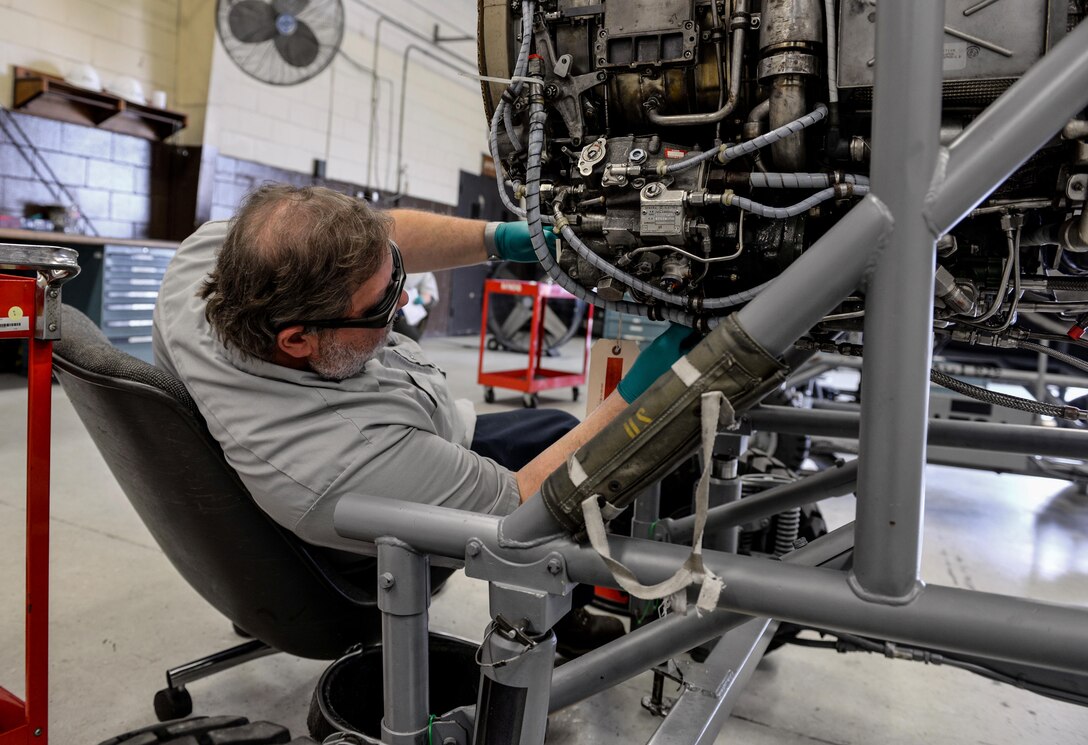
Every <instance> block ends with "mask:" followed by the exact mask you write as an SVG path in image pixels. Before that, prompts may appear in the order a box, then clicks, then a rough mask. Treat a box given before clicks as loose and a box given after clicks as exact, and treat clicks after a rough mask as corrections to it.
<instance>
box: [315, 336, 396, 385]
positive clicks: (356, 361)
mask: <svg viewBox="0 0 1088 745" xmlns="http://www.w3.org/2000/svg"><path fill="white" fill-rule="evenodd" d="M335 333H336V330H335V329H328V330H325V331H322V332H321V334H320V337H319V339H320V341H319V343H318V348H317V352H316V353H314V355H313V356H312V357H310V368H311V369H312V370H313V371H314V372H315V373H317V374H318V375H320V376H321V377H322V378H325V379H326V380H346V379H347V378H351V377H354V376H356V375H358V374H359V373H360V372H362V370H363V368H364V367H366V363H367V362H369V361H370V360H371V358H372V357H374V354H375V353H376V352H377V351H378V350H379V349H381V348H382V347H384V346H385V342H386V340H387V339H388V338H389V328H388V327H387V328H386V329H385V330H384V331H383V332H382V334H381V336H379V337H377V338H376V339H367V340H364V341H359V342H356V343H349V342H342V341H338V340H337V339H336V337H335V336H334V334H335Z"/></svg>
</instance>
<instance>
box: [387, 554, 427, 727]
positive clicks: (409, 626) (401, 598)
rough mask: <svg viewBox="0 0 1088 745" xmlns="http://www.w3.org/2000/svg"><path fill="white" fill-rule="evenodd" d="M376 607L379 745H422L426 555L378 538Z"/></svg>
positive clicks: (424, 719) (425, 712)
mask: <svg viewBox="0 0 1088 745" xmlns="http://www.w3.org/2000/svg"><path fill="white" fill-rule="evenodd" d="M377 544H378V608H379V610H381V612H382V683H383V693H384V700H385V716H384V717H383V718H382V742H387V743H392V744H393V745H423V743H425V742H426V738H427V721H428V719H429V715H430V703H429V697H430V696H429V694H430V687H429V681H428V638H427V607H428V606H429V605H430V602H431V587H430V572H429V562H428V560H427V556H426V555H424V554H419V553H416V552H415V551H413V550H412V549H411V547H409V546H408V545H407V544H405V543H402V542H400V541H398V540H396V539H395V538H379V539H378V541H377Z"/></svg>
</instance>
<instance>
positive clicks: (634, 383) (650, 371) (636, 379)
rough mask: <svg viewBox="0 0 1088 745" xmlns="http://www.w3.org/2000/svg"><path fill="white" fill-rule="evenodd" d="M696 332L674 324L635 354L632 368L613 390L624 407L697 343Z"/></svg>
mask: <svg viewBox="0 0 1088 745" xmlns="http://www.w3.org/2000/svg"><path fill="white" fill-rule="evenodd" d="M700 338H701V337H700V336H699V332H698V331H695V330H693V329H690V328H688V327H687V326H681V325H680V324H678V323H674V324H672V325H670V326H669V328H668V329H666V330H665V331H663V332H662V333H661V335H660V336H658V337H657V338H656V339H654V340H653V341H652V342H650V344H649V346H647V347H646V348H645V349H643V350H642V351H641V352H639V354H638V358H637V359H636V360H635V364H633V365H631V369H630V370H628V371H627V374H626V375H624V376H623V380H621V381H620V384H619V385H618V386H616V390H617V391H619V393H620V396H621V397H622V398H623V400H624V401H626V402H627V403H631V402H633V401H634V400H635V399H636V398H638V397H639V396H641V395H642V394H643V393H645V392H646V389H647V388H649V387H650V386H651V385H653V384H654V381H656V380H657V379H658V378H660V377H661V376H662V375H664V374H665V371H666V370H668V369H669V368H670V367H672V364H673V363H674V362H676V361H677V360H678V359H680V358H681V357H683V356H684V355H685V354H687V353H688V352H690V351H691V349H692V347H694V346H695V345H696V344H698V343H699V340H700Z"/></svg>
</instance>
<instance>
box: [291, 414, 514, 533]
mask: <svg viewBox="0 0 1088 745" xmlns="http://www.w3.org/2000/svg"><path fill="white" fill-rule="evenodd" d="M386 426H387V429H386V431H385V433H384V434H385V435H386V436H385V437H384V438H383V440H384V442H385V443H386V444H385V445H384V446H379V445H378V444H377V443H375V442H373V441H371V442H366V443H365V444H362V445H361V446H360V451H361V452H360V453H359V457H358V458H356V459H355V460H354V461H353V462H352V463H351V464H350V465H349V466H348V468H346V469H345V470H344V471H343V472H342V473H341V474H340V475H339V477H338V478H337V479H336V480H335V481H334V482H333V483H332V484H331V485H330V486H329V487H328V489H327V490H326V492H325V494H324V495H322V497H321V498H320V499H318V500H317V502H316V503H315V504H314V505H313V506H312V507H311V509H309V510H308V511H307V512H306V514H304V515H303V516H302V517H301V518H300V519H299V521H298V523H297V524H296V525H295V527H294V528H292V530H293V532H295V533H297V534H298V535H300V536H301V537H302V538H303V539H304V540H307V541H310V542H313V543H320V544H324V545H332V544H335V543H338V542H339V541H337V540H336V538H335V537H331V536H330V535H328V531H329V530H330V529H331V527H330V526H331V525H332V515H331V511H332V510H333V509H335V505H336V504H337V503H338V502H339V501H340V500H344V499H347V500H358V499H362V500H365V499H367V498H368V497H381V498H384V499H396V500H401V501H406V502H417V503H422V504H432V505H437V506H440V507H449V508H452V509H459V510H469V511H472V512H483V513H490V514H495V515H506V514H509V513H510V512H513V511H514V509H515V508H516V507H517V506H518V504H519V503H520V501H521V499H520V496H521V495H520V492H519V491H518V485H517V478H516V477H515V475H514V473H513V472H512V471H510V470H509V469H506V468H504V467H502V466H500V465H499V464H498V463H496V462H495V461H493V460H491V459H490V458H486V457H484V456H482V455H479V454H478V453H474V452H473V451H471V450H469V449H467V448H464V447H462V446H461V445H456V444H453V443H450V442H449V441H447V440H445V439H444V438H442V437H440V436H438V435H435V434H433V433H431V432H427V431H426V430H422V429H418V428H415V427H397V428H395V429H396V430H398V431H397V432H396V436H395V437H390V436H389V435H390V434H393V433H392V432H391V431H390V430H393V429H394V428H393V427H389V425H386Z"/></svg>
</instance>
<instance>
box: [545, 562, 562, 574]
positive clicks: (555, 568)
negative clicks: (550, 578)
mask: <svg viewBox="0 0 1088 745" xmlns="http://www.w3.org/2000/svg"><path fill="white" fill-rule="evenodd" d="M562 569H563V565H562V563H561V562H560V561H559V559H548V574H559V572H560V570H562Z"/></svg>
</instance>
